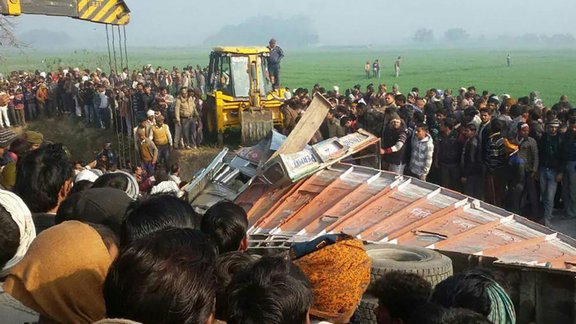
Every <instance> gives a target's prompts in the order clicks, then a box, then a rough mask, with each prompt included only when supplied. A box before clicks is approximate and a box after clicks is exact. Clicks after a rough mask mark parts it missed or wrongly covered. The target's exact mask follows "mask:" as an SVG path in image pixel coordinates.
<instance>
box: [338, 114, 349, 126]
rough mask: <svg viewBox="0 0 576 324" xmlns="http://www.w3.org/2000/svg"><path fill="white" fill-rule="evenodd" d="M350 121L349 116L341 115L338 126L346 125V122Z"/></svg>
mask: <svg viewBox="0 0 576 324" xmlns="http://www.w3.org/2000/svg"><path fill="white" fill-rule="evenodd" d="M349 121H350V117H348V116H342V118H340V126H341V127H346V123H347V122H349Z"/></svg>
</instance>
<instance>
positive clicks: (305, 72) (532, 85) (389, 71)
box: [0, 48, 576, 106]
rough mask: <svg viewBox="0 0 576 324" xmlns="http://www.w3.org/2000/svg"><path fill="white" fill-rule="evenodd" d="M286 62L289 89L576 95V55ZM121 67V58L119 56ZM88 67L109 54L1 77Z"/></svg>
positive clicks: (334, 54) (379, 54)
mask: <svg viewBox="0 0 576 324" xmlns="http://www.w3.org/2000/svg"><path fill="white" fill-rule="evenodd" d="M284 51H285V53H286V58H285V59H284V61H283V63H282V68H281V81H282V84H283V85H284V86H288V87H290V88H292V89H294V88H298V87H305V88H312V86H313V84H315V83H319V84H320V85H321V86H323V87H325V88H326V89H331V88H332V87H333V86H335V85H337V86H339V88H340V91H341V92H342V93H343V92H344V90H345V89H346V88H351V87H352V86H353V85H355V84H360V85H361V86H362V87H363V88H365V87H366V85H368V84H369V83H373V84H374V85H377V84H378V83H385V84H387V85H388V88H389V89H391V86H392V85H393V84H395V83H396V84H398V85H399V86H400V91H401V92H408V91H410V89H411V88H412V87H418V88H420V90H421V91H422V90H424V89H428V88H438V89H446V88H451V89H453V90H454V91H456V90H457V89H458V88H460V87H468V86H471V85H474V86H476V88H477V90H478V91H482V90H488V91H490V92H491V93H496V94H498V95H501V94H503V93H507V94H510V95H512V96H513V97H516V98H517V97H522V96H527V95H528V94H529V93H530V92H531V91H539V92H540V94H541V98H542V99H543V100H544V102H545V104H546V105H547V106H552V105H553V104H554V103H556V102H557V101H558V98H559V97H560V96H561V95H568V96H569V97H570V98H571V99H573V98H574V97H575V96H576V90H575V87H574V85H575V82H574V76H575V75H576V50H574V49H566V50H561V49H553V50H542V49H539V50H526V49H522V50H515V51H510V54H511V57H512V66H511V67H507V66H506V56H507V54H508V53H509V52H508V51H504V50H483V49H426V50H424V49H423V50H417V49H401V50H394V51H393V50H378V49H356V48H354V49H317V50H290V49H287V48H285V49H284ZM208 54H209V49H203V50H198V49H194V50H190V51H188V50H184V49H156V48H155V49H142V48H138V49H136V50H130V51H129V56H128V64H129V66H130V68H131V69H135V68H141V67H142V66H143V65H146V64H152V65H153V66H159V65H160V66H163V67H165V68H172V66H177V67H180V68H182V67H183V66H186V65H188V64H190V65H193V66H195V65H197V64H199V65H201V66H205V65H206V64H207V63H208ZM397 56H402V69H401V74H400V78H395V77H394V70H393V63H394V60H395V59H396V57H397ZM116 58H117V59H116V64H115V62H114V61H112V66H113V67H114V66H115V65H116V66H120V65H121V64H120V54H119V53H117V55H116ZM375 59H379V60H380V62H381V66H382V73H381V79H380V80H376V79H373V78H370V79H367V78H366V77H365V75H364V64H365V63H366V61H369V62H373V61H374V60H375ZM59 65H61V66H63V67H70V66H72V67H80V68H91V69H94V68H96V67H101V68H103V69H104V70H105V71H106V70H108V69H107V67H108V65H109V61H108V53H107V52H94V51H87V50H76V51H66V52H64V51H63V52H62V53H58V52H39V51H32V50H30V51H26V50H24V51H23V52H10V53H8V54H5V55H4V60H3V61H2V62H0V71H2V73H7V72H9V71H13V70H28V71H33V70H35V69H39V70H41V71H47V70H55V69H57V68H58V66H59Z"/></svg>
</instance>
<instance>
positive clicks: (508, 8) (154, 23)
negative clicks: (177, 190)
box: [11, 0, 576, 48]
mask: <svg viewBox="0 0 576 324" xmlns="http://www.w3.org/2000/svg"><path fill="white" fill-rule="evenodd" d="M126 3H127V4H128V6H129V7H130V9H131V11H132V13H131V22H130V24H129V25H128V26H127V33H128V45H129V46H198V45H201V44H202V42H203V41H204V40H205V39H206V38H207V37H208V36H210V35H212V34H214V33H216V32H217V31H218V30H219V29H220V28H221V27H222V26H224V25H230V24H233V25H235V24H239V23H241V22H243V21H244V20H246V19H247V18H251V17H255V16H258V15H269V16H273V17H285V16H290V15H298V14H302V15H305V16H308V17H309V18H310V19H311V20H312V21H313V26H314V28H315V29H316V32H317V33H318V36H319V41H320V45H365V44H375V45H381V44H386V43H389V42H402V41H407V40H410V39H411V38H412V36H413V34H414V32H415V31H416V30H417V29H419V28H428V29H432V30H433V31H434V36H435V38H437V39H438V38H442V37H443V34H444V32H445V31H446V29H449V28H455V27H461V28H464V29H465V30H466V31H467V32H468V33H469V34H470V35H471V36H472V37H479V36H481V35H483V36H485V37H487V38H492V37H497V36H499V35H511V36H520V35H523V34H526V33H535V34H538V35H542V34H546V35H551V34H555V33H575V32H576V19H574V16H573V13H574V12H576V1H573V0H547V1H535V0H483V1H470V0H458V1H456V0H441V1H427V0H411V1H398V0H397V1H396V2H392V1H383V0H355V1H343V0H332V1H326V0H292V1H275V0H243V1H237V0H220V1H190V0H164V1H152V0H126ZM11 20H12V21H14V22H16V24H17V26H16V29H17V33H18V34H23V33H25V32H27V31H28V32H29V31H31V30H46V31H49V32H62V31H64V32H66V33H68V34H69V35H70V36H72V38H73V39H74V41H75V42H77V44H78V48H83V47H92V48H94V47H101V46H106V38H105V37H106V36H105V35H106V34H105V27H104V26H103V25H100V24H93V23H90V22H85V21H80V20H75V19H71V18H59V17H43V16H32V15H30V16H22V17H18V18H13V19H11ZM273 36H274V35H270V37H273ZM575 36H576V35H575ZM266 41H267V40H266V39H263V40H262V43H263V44H265V43H266ZM278 43H279V44H280V45H281V43H282V40H281V39H279V40H278ZM30 45H31V47H32V48H34V44H30Z"/></svg>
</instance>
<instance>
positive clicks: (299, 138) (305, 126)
mask: <svg viewBox="0 0 576 324" xmlns="http://www.w3.org/2000/svg"><path fill="white" fill-rule="evenodd" d="M330 108H332V104H330V102H329V101H328V99H326V98H325V97H324V96H323V95H321V94H320V93H318V92H316V93H315V94H314V98H313V99H312V102H310V106H308V109H306V112H305V113H304V114H303V115H302V118H301V119H300V121H299V122H298V123H297V124H296V127H294V130H292V132H290V135H288V137H287V138H286V140H285V141H284V143H282V146H280V148H279V149H278V150H277V151H276V152H274V154H272V156H271V157H270V158H269V159H268V161H266V164H267V163H268V162H270V161H272V160H273V159H274V158H276V157H277V156H279V155H280V154H292V153H296V152H300V151H302V150H303V149H304V148H305V147H306V145H308V142H310V140H311V139H312V137H314V134H315V133H316V131H317V130H318V129H319V128H320V125H321V124H322V122H323V121H324V118H326V114H327V113H328V111H329V110H330Z"/></svg>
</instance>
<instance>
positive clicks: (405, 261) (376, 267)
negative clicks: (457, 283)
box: [365, 244, 453, 287]
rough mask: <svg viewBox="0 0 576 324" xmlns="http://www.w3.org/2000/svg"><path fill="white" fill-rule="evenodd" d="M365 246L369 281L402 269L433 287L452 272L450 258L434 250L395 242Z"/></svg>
mask: <svg viewBox="0 0 576 324" xmlns="http://www.w3.org/2000/svg"><path fill="white" fill-rule="evenodd" d="M365 248H366V252H367V253H368V256H369V257H370V259H371V260H372V269H371V271H370V282H371V283H373V282H374V281H376V279H378V278H380V277H382V276H383V275H384V274H386V273H387V272H390V271H403V272H411V273H416V274H419V275H420V276H422V277H423V278H424V279H426V280H427V281H428V282H430V284H432V287H434V286H436V284H438V283H439V282H440V281H442V280H444V279H446V278H448V277H450V276H451V275H452V274H453V272H452V260H450V258H449V257H447V256H445V255H442V254H440V253H438V252H436V251H434V250H430V249H426V248H421V247H414V246H405V245H396V244H369V245H366V246H365Z"/></svg>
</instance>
